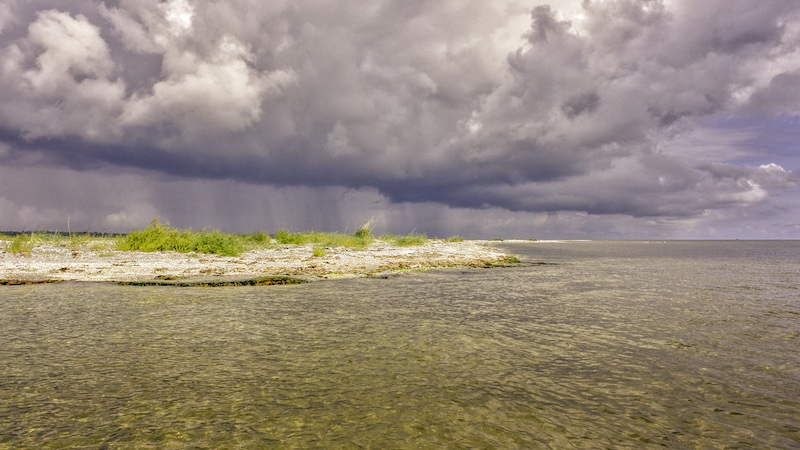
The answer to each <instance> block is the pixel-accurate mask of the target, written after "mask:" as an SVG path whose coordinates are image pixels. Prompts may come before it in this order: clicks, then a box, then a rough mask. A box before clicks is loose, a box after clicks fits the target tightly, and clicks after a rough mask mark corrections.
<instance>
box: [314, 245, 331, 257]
mask: <svg viewBox="0 0 800 450" xmlns="http://www.w3.org/2000/svg"><path fill="white" fill-rule="evenodd" d="M311 254H312V255H314V257H316V258H322V257H323V256H325V255H327V254H328V251H327V250H325V247H321V246H319V245H316V246H314V250H312V251H311Z"/></svg>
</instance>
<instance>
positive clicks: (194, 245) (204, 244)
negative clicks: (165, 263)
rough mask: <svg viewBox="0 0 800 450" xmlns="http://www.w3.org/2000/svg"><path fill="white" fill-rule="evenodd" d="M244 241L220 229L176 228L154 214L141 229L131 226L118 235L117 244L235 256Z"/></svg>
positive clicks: (128, 247) (122, 247) (124, 247)
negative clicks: (121, 234)
mask: <svg viewBox="0 0 800 450" xmlns="http://www.w3.org/2000/svg"><path fill="white" fill-rule="evenodd" d="M243 241H244V238H243V237H242V236H238V235H234V234H227V233H223V232H221V231H219V230H213V231H210V232H208V231H202V232H192V231H191V230H179V229H176V228H172V227H170V226H169V223H164V224H162V223H160V222H159V220H158V218H156V219H153V221H152V222H150V226H148V227H147V228H145V229H144V230H134V231H131V232H130V233H128V234H127V235H125V236H123V237H122V238H120V239H119V241H118V243H117V248H119V249H120V250H129V251H142V252H159V251H176V252H182V253H188V252H198V253H213V254H217V255H222V256H238V255H240V254H241V253H242V252H243V251H244V242H243Z"/></svg>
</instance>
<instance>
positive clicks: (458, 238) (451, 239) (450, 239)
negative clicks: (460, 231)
mask: <svg viewBox="0 0 800 450" xmlns="http://www.w3.org/2000/svg"><path fill="white" fill-rule="evenodd" d="M442 240H443V241H444V242H464V238H463V237H461V236H450V237H448V238H444V239H442Z"/></svg>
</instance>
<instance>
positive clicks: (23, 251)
mask: <svg viewBox="0 0 800 450" xmlns="http://www.w3.org/2000/svg"><path fill="white" fill-rule="evenodd" d="M35 244H36V239H35V235H34V233H31V234H27V233H26V234H18V235H16V236H14V238H13V239H11V244H9V246H8V251H9V253H13V254H15V255H26V256H27V255H30V254H31V252H32V251H33V247H34V245H35Z"/></svg>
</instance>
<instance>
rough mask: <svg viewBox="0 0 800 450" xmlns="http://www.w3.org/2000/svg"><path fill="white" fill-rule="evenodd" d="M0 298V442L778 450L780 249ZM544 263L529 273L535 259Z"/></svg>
mask: <svg viewBox="0 0 800 450" xmlns="http://www.w3.org/2000/svg"><path fill="white" fill-rule="evenodd" d="M509 248H511V249H512V250H513V251H514V252H516V253H517V254H519V255H520V256H521V259H522V260H523V261H524V262H527V263H532V264H523V265H522V266H520V267H515V268H511V269H492V270H480V269H470V270H448V271H437V272H428V273H411V274H405V275H402V276H396V277H390V278H388V279H357V280H342V281H334V282H318V283H311V284H307V285H298V286H270V287H230V288H179V287H130V286H114V285H106V284H78V283H67V284H57V285H40V286H14V287H3V288H2V289H0V361H2V364H0V448H72V447H76V448H108V449H112V448H132V447H136V448H186V447H194V448H309V447H323V448H325V447H328V448H559V449H560V448H642V447H648V446H652V447H656V446H659V447H664V446H665V447H667V448H796V447H797V446H798V442H800V395H798V394H800V352H798V351H797V348H798V344H800V299H799V297H800V291H799V290H798V288H800V243H798V242H667V243H644V242H585V243H578V242H573V243H534V244H520V245H515V246H513V247H509ZM538 263H547V264H544V265H542V264H538Z"/></svg>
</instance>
